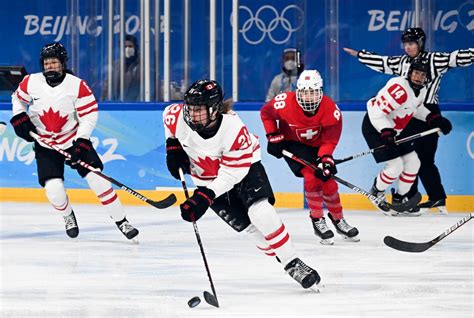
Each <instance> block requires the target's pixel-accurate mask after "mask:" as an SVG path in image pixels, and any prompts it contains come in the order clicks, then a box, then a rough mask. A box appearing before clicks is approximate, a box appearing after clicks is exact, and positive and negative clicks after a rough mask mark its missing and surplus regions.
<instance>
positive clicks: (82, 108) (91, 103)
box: [76, 99, 97, 112]
mask: <svg viewBox="0 0 474 318" xmlns="http://www.w3.org/2000/svg"><path fill="white" fill-rule="evenodd" d="M92 105H97V102H96V100H95V99H94V100H93V101H92V102H90V103H88V104H86V105H84V106H81V107H76V110H77V111H78V112H81V111H84V110H86V109H87V108H89V107H91V106H92Z"/></svg>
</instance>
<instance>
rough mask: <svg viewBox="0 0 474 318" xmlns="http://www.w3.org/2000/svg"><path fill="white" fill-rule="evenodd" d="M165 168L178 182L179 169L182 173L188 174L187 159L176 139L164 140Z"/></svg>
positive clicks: (188, 163) (188, 164)
mask: <svg viewBox="0 0 474 318" xmlns="http://www.w3.org/2000/svg"><path fill="white" fill-rule="evenodd" d="M166 166H167V167H168V171H169V172H170V173H171V175H172V176H173V177H174V178H175V179H178V180H179V168H181V169H183V173H190V168H189V166H190V162H189V157H188V155H187V154H186V152H185V151H184V149H183V147H182V146H181V144H180V142H179V141H178V139H176V138H168V139H166Z"/></svg>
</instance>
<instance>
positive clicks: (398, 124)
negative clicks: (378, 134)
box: [393, 114, 413, 130]
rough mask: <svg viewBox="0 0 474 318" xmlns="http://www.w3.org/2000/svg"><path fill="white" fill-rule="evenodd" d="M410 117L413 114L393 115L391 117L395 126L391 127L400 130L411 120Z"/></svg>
mask: <svg viewBox="0 0 474 318" xmlns="http://www.w3.org/2000/svg"><path fill="white" fill-rule="evenodd" d="M412 117H413V114H407V115H405V117H395V118H394V119H393V121H394V123H395V127H393V129H398V130H402V129H403V128H405V127H406V126H407V125H408V122H409V121H410V120H411V118H412Z"/></svg>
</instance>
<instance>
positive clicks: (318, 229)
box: [311, 217, 334, 245]
mask: <svg viewBox="0 0 474 318" xmlns="http://www.w3.org/2000/svg"><path fill="white" fill-rule="evenodd" d="M311 223H312V224H313V229H314V234H316V235H317V236H319V237H320V238H321V241H320V243H321V244H323V245H333V244H334V240H333V238H334V233H333V231H331V229H329V227H328V226H327V224H326V219H325V218H324V217H322V218H312V217H311Z"/></svg>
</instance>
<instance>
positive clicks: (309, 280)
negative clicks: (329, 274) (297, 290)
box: [285, 258, 321, 289]
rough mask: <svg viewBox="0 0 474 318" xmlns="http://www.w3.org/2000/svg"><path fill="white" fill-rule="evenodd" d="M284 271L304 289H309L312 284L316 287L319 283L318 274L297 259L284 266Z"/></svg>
mask: <svg viewBox="0 0 474 318" xmlns="http://www.w3.org/2000/svg"><path fill="white" fill-rule="evenodd" d="M285 271H286V272H287V273H288V275H290V276H291V277H293V279H294V280H296V281H297V282H298V283H300V284H301V286H302V287H303V288H305V289H306V288H310V287H311V286H313V285H314V284H316V285H317V284H319V282H320V281H321V277H319V274H318V272H317V271H315V270H314V269H312V268H311V267H309V266H308V265H306V264H305V263H303V261H302V260H300V259H299V258H295V259H293V260H292V261H291V262H289V263H288V264H287V265H286V266H285Z"/></svg>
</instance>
